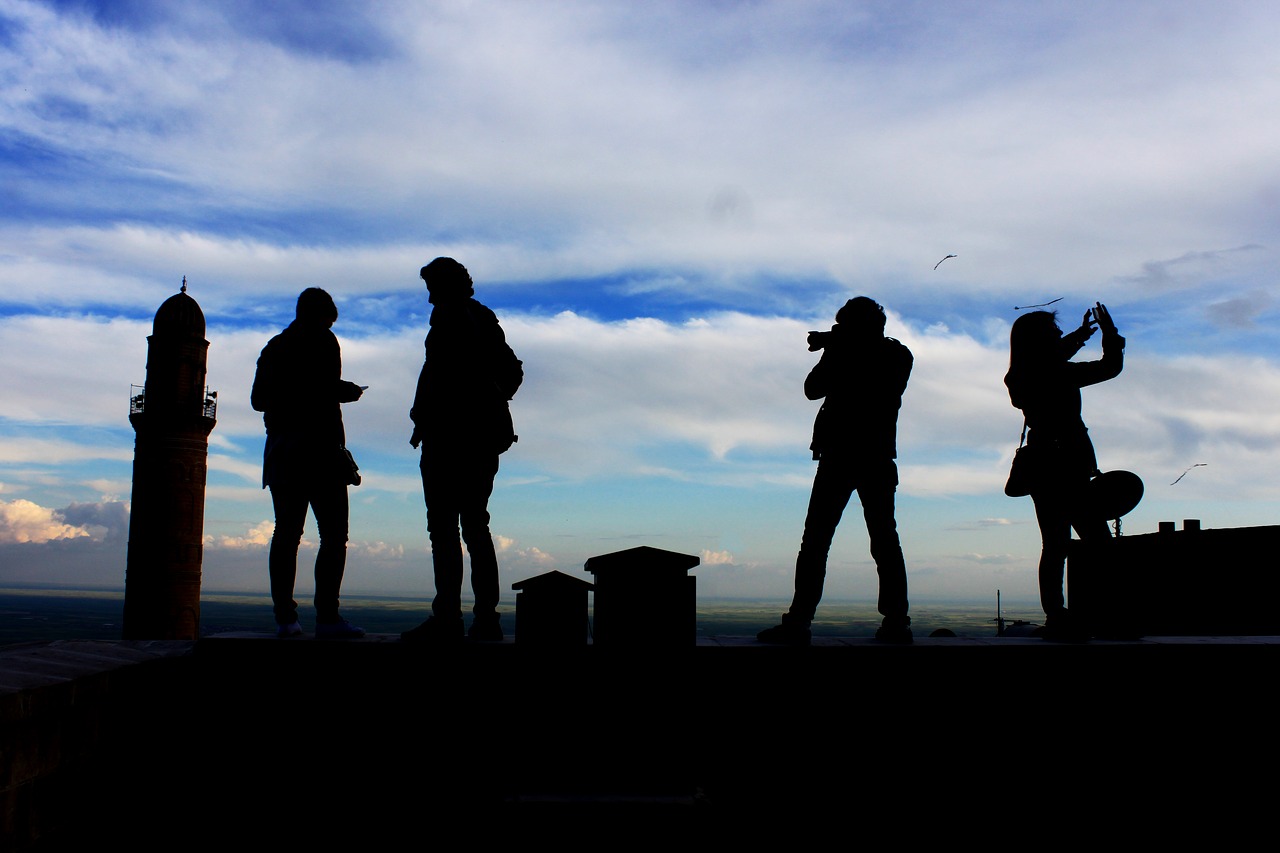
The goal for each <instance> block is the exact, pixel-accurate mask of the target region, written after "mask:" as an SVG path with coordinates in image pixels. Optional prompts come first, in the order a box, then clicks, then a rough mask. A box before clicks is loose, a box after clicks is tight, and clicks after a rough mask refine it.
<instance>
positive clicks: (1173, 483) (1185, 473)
mask: <svg viewBox="0 0 1280 853" xmlns="http://www.w3.org/2000/svg"><path fill="white" fill-rule="evenodd" d="M1208 464H1209V463H1208V462H1197V463H1196V464H1194V465H1192V466H1191V468H1203V467H1204V466H1206V465H1208ZM1191 468H1188V469H1187V470H1186V471H1183V472H1182V473H1181V474H1179V475H1178V480H1181V479H1182V478H1183V477H1185V476H1187V472H1188V471H1190V470H1191ZM1178 480H1174V481H1173V482H1172V483H1170V484H1169V485H1170V486H1176V485H1178Z"/></svg>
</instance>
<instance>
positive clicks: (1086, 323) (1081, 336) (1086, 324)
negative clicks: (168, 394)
mask: <svg viewBox="0 0 1280 853" xmlns="http://www.w3.org/2000/svg"><path fill="white" fill-rule="evenodd" d="M1095 331H1097V327H1096V324H1095V323H1094V319H1093V310H1092V309H1086V310H1085V312H1084V318H1083V319H1081V320H1080V328H1078V329H1076V331H1075V334H1074V335H1073V337H1074V338H1075V339H1076V340H1078V341H1079V342H1080V343H1081V344H1083V343H1084V342H1085V341H1087V340H1089V338H1091V337H1093V333H1094V332H1095Z"/></svg>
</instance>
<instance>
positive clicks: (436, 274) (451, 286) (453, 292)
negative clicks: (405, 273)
mask: <svg viewBox="0 0 1280 853" xmlns="http://www.w3.org/2000/svg"><path fill="white" fill-rule="evenodd" d="M418 275H419V276H420V277H421V278H422V280H423V281H425V282H426V283H427V293H430V294H431V295H432V296H433V297H434V296H463V297H467V296H472V295H474V294H475V292H476V291H475V287H474V286H473V285H474V283H473V282H472V281H471V274H470V273H469V272H467V268H466V267H464V266H463V265H462V264H460V263H458V262H457V261H455V260H454V259H453V258H436V259H435V260H434V261H432V262H431V263H429V264H427V265H426V266H425V267H423V268H422V269H421V270H419V272H418Z"/></svg>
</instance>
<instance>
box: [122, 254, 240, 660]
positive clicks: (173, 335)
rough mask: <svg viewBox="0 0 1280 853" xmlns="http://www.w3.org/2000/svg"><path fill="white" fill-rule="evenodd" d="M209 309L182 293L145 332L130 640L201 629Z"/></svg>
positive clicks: (137, 408)
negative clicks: (206, 324) (206, 323)
mask: <svg viewBox="0 0 1280 853" xmlns="http://www.w3.org/2000/svg"><path fill="white" fill-rule="evenodd" d="M208 350H209V342H208V341H206V340H205V339H204V313H203V312H202V311H201V310H200V306H199V305H197V304H196V301H195V300H194V299H192V298H191V297H190V296H188V295H187V280H186V278H185V277H184V278H183V279H182V290H181V291H180V292H178V293H176V294H174V295H173V296H171V297H169V298H168V299H166V300H165V302H164V304H163V305H161V306H160V310H159V311H157V312H156V318H155V321H154V322H153V324H152V326H151V335H150V337H148V338H147V384H146V386H145V387H144V389H143V392H142V393H141V394H137V395H135V396H133V397H132V398H131V399H130V401H129V422H130V423H131V424H133V429H134V432H135V433H136V434H137V437H136V440H135V442H134V451H133V503H132V508H131V510H130V513H129V561H128V566H127V568H126V570H125V581H124V590H125V592H124V638H125V639H126V640H194V639H196V637H197V636H199V633H200V562H201V558H202V556H203V539H204V486H205V472H206V470H207V461H208V457H209V433H210V431H212V430H213V424H214V420H215V416H216V414H217V396H218V395H217V392H214V393H212V394H210V393H209V392H208V391H207V389H206V387H205V363H206V358H207V355H208Z"/></svg>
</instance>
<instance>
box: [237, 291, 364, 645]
mask: <svg viewBox="0 0 1280 853" xmlns="http://www.w3.org/2000/svg"><path fill="white" fill-rule="evenodd" d="M337 319H338V308H337V306H336V305H334V304H333V299H332V297H330V296H329V294H328V293H326V292H325V291H323V290H321V289H320V288H318V287H309V288H307V289H306V290H304V291H302V294H301V295H300V296H298V305H297V309H296V314H295V319H294V321H293V322H292V323H290V324H289V325H288V327H287V328H286V329H285V330H284V331H283V332H281V333H280V334H278V335H276V336H275V337H274V338H272V339H271V340H270V341H268V342H267V345H266V346H265V347H263V349H262V355H261V356H259V358H258V370H257V373H256V374H255V375H254V378H253V391H252V393H251V396H250V401H251V403H252V405H253V408H254V409H255V410H257V411H259V412H262V420H263V422H264V423H265V424H266V427H267V444H266V448H265V450H264V452H263V460H262V486H263V488H270V489H271V503H272V505H273V506H274V508H275V516H276V527H275V532H274V533H273V534H272V536H271V552H270V555H269V556H268V558H267V559H268V567H269V570H270V573H271V603H272V608H273V610H274V611H275V617H276V625H277V626H278V628H277V633H278V635H279V636H281V637H292V636H297V635H299V634H301V633H302V627H301V625H299V624H298V603H297V602H296V601H294V600H293V585H294V581H295V579H296V576H297V572H298V543H299V542H300V541H301V539H302V528H303V525H304V524H305V523H306V520H307V507H308V506H310V507H311V510H312V512H314V513H315V516H316V528H317V529H318V530H319V533H320V550H319V551H318V552H317V554H316V570H315V571H316V592H315V607H316V636H317V637H331V638H338V639H348V638H355V637H363V636H364V629H363V628H357V627H356V626H354V625H352V624H351V623H350V622H347V621H346V620H345V619H343V618H342V617H341V616H340V615H339V614H338V593H339V591H340V590H341V588H342V575H343V572H344V571H345V569H346V563H347V524H348V513H349V505H348V502H347V485H348V484H349V483H351V482H353V479H352V477H353V475H354V465H353V464H352V463H351V461H350V456H348V455H347V452H346V443H347V439H346V432H345V431H344V429H343V426H342V405H341V404H342V403H351V402H354V401H356V400H359V399H360V395H361V394H362V393H363V390H362V389H361V388H360V386H359V385H356V384H355V383H353V382H347V381H345V380H343V378H342V352H341V350H340V348H339V346H338V339H337V337H336V336H335V335H334V334H333V332H332V331H331V330H330V329H331V327H332V326H333V324H334V322H335V321H336V320H337ZM355 482H358V480H356V481H355Z"/></svg>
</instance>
